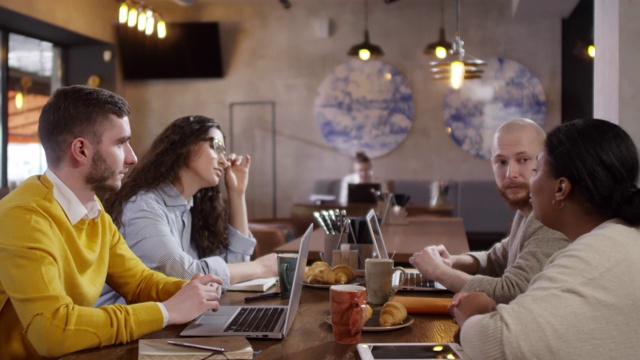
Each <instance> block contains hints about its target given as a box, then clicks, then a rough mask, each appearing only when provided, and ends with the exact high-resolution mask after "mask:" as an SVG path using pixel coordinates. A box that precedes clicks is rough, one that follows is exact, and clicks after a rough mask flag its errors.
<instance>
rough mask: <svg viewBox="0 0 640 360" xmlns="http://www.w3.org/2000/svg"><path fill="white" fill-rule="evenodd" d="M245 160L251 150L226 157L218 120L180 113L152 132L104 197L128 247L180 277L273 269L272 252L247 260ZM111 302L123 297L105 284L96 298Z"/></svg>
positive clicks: (227, 277) (273, 272) (244, 276)
mask: <svg viewBox="0 0 640 360" xmlns="http://www.w3.org/2000/svg"><path fill="white" fill-rule="evenodd" d="M250 164H251V158H250V157H249V156H248V155H246V156H244V157H243V156H238V155H236V154H230V155H229V157H228V159H227V156H226V152H225V147H224V135H223V134H222V130H221V128H220V124H218V122H216V121H215V120H213V119H210V118H207V117H204V116H186V117H182V118H179V119H177V120H175V121H173V122H172V123H171V124H170V125H169V126H168V127H167V128H166V129H165V130H164V131H163V132H162V133H161V134H160V135H158V137H156V139H155V140H154V141H153V143H152V145H151V148H150V149H149V151H148V152H147V153H146V154H145V155H144V156H143V157H142V158H141V159H140V161H139V163H138V165H137V166H136V167H134V168H133V170H132V171H131V172H130V174H129V176H128V177H127V178H126V179H125V180H124V183H123V185H122V188H121V189H120V190H119V191H118V192H113V193H110V194H108V195H107V196H106V197H105V199H104V201H105V208H106V209H107V212H109V213H110V214H111V216H112V217H113V221H114V222H115V223H116V225H117V226H118V227H119V228H120V232H121V233H122V235H123V236H124V238H125V239H126V241H127V243H128V244H129V247H130V248H131V250H133V252H134V253H135V254H136V255H138V257H140V259H141V260H142V261H143V262H144V263H145V264H147V266H149V267H150V268H152V269H154V270H158V271H161V272H163V273H165V274H167V275H170V276H175V277H179V278H184V279H187V278H191V277H192V276H193V274H196V273H205V274H214V275H217V276H219V277H220V278H221V279H222V280H223V282H224V283H223V289H225V288H227V287H228V286H229V285H230V284H234V283H237V282H241V281H245V280H249V279H253V278H258V277H270V276H277V275H278V270H277V262H276V255H275V254H268V255H265V256H263V257H260V258H258V259H256V260H255V261H249V260H250V257H251V254H253V250H254V248H255V246H256V240H255V239H254V238H253V236H252V235H251V233H250V232H249V223H248V220H247V205H246V201H245V193H246V190H247V183H248V178H249V167H250ZM223 176H224V178H225V180H226V181H225V184H226V190H227V191H226V192H227V195H228V206H227V205H226V201H227V199H224V197H223V195H222V191H221V190H220V186H219V183H220V180H221V179H222V177H223ZM116 301H122V299H120V297H119V295H118V294H117V293H115V292H114V291H113V290H111V289H108V288H105V290H104V291H103V294H102V296H101V297H100V300H99V301H98V303H97V305H101V304H108V303H113V302H116Z"/></svg>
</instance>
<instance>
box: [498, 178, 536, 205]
mask: <svg viewBox="0 0 640 360" xmlns="http://www.w3.org/2000/svg"><path fill="white" fill-rule="evenodd" d="M513 185H516V186H518V187H520V188H522V189H526V192H525V193H524V195H522V196H519V197H515V198H514V197H509V195H508V194H507V187H509V186H513ZM496 188H497V189H498V193H499V194H500V196H502V198H503V199H504V201H505V202H506V203H507V205H508V206H509V207H510V208H511V209H514V210H522V209H526V208H528V207H531V204H530V203H529V183H521V182H509V183H505V184H502V187H498V186H496Z"/></svg>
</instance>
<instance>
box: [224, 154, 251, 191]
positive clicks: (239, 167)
mask: <svg viewBox="0 0 640 360" xmlns="http://www.w3.org/2000/svg"><path fill="white" fill-rule="evenodd" d="M243 160H244V161H243ZM228 162H229V166H228V167H227V170H226V177H225V180H226V186H227V191H228V192H229V193H234V194H240V195H244V193H245V192H246V191H247V184H248V183H249V167H250V166H251V157H250V156H249V155H245V156H244V157H243V156H242V155H236V154H230V155H229V160H228Z"/></svg>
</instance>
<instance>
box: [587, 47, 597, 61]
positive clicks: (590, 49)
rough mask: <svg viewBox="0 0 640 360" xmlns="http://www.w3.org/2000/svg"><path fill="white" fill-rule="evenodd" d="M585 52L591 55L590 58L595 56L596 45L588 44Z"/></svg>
mask: <svg viewBox="0 0 640 360" xmlns="http://www.w3.org/2000/svg"><path fill="white" fill-rule="evenodd" d="M587 54H589V56H591V57H592V58H595V57H596V47H595V46H594V45H589V47H588V48H587Z"/></svg>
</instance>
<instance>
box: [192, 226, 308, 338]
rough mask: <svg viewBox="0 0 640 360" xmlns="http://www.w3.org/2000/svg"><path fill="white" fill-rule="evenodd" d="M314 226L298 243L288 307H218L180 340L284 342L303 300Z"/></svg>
mask: <svg viewBox="0 0 640 360" xmlns="http://www.w3.org/2000/svg"><path fill="white" fill-rule="evenodd" d="M312 232H313V224H311V225H309V228H308V229H307V231H306V232H305V233H304V235H302V239H301V240H300V250H299V252H298V261H297V262H296V272H295V274H294V276H293V284H292V286H291V297H290V298H289V304H288V305H287V306H272V305H267V306H247V305H242V306H221V307H220V310H218V311H216V312H213V311H207V312H205V313H204V314H202V315H200V316H199V317H197V318H196V319H195V320H193V321H192V322H191V323H190V324H189V325H188V326H187V327H186V328H185V329H184V330H182V332H181V333H180V335H181V336H245V337H249V338H261V339H283V338H284V337H285V336H287V333H288V332H289V330H290V329H291V325H292V324H293V321H294V319H295V317H296V313H297V312H298V305H300V297H301V296H302V279H303V277H304V270H305V268H306V265H307V257H308V255H309V244H310V242H311V233H312Z"/></svg>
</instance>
